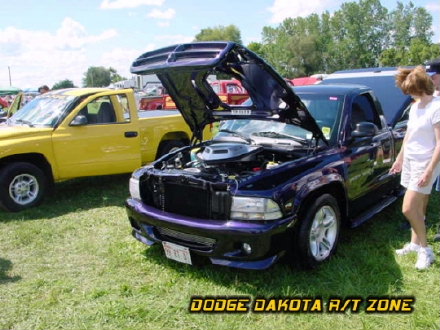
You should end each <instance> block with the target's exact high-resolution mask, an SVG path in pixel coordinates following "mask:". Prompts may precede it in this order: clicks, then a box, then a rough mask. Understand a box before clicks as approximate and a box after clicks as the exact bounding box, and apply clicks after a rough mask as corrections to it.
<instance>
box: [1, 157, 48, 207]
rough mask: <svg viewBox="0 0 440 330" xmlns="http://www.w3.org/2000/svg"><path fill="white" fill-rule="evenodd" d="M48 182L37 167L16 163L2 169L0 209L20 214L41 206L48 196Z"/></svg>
mask: <svg viewBox="0 0 440 330" xmlns="http://www.w3.org/2000/svg"><path fill="white" fill-rule="evenodd" d="M47 189H48V180H47V177H46V175H45V174H44V172H43V171H42V170H41V169H39V168H38V167H37V166H35V165H33V164H31V163H26V162H15V163H9V164H6V165H4V166H3V167H2V168H1V169H0V207H1V208H2V209H4V210H6V211H10V212H18V211H22V210H25V209H27V208H30V207H33V206H36V205H39V204H40V203H41V202H42V201H43V199H44V196H45V195H46V192H47Z"/></svg>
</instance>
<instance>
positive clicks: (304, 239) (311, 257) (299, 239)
mask: <svg viewBox="0 0 440 330" xmlns="http://www.w3.org/2000/svg"><path fill="white" fill-rule="evenodd" d="M309 201H310V200H309ZM305 207H307V209H306V210H305V211H304V212H302V216H301V218H300V219H299V221H300V223H299V227H298V229H297V231H296V237H295V238H296V239H295V243H294V244H295V246H294V250H295V253H294V255H295V256H296V257H297V259H298V260H296V262H299V264H300V266H302V267H303V268H306V269H312V268H316V267H317V266H319V265H320V264H322V263H323V262H325V261H327V260H328V259H329V258H330V257H331V256H332V255H333V254H334V253H335V250H336V246H337V244H338V240H339V232H340V227H341V213H340V210H339V206H338V202H337V201H336V199H335V198H334V197H333V196H331V195H329V194H324V195H321V196H319V197H318V198H317V199H315V200H314V201H313V202H312V204H311V205H310V206H308V205H307V206H305ZM292 261H293V260H292Z"/></svg>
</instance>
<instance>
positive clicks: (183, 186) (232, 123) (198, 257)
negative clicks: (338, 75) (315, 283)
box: [126, 42, 410, 269]
mask: <svg viewBox="0 0 440 330" xmlns="http://www.w3.org/2000/svg"><path fill="white" fill-rule="evenodd" d="M158 54H159V55H160V56H158ZM158 58H161V59H166V60H158ZM211 71H217V72H224V73H229V74H231V75H234V73H235V74H236V77H237V79H240V80H241V84H242V85H243V86H244V87H245V88H246V90H247V91H248V92H249V96H250V101H248V102H246V103H244V104H242V105H231V106H226V105H223V104H222V102H221V100H220V99H219V97H218V96H217V94H216V93H214V91H213V90H212V88H209V84H207V83H206V81H205V77H206V76H207V75H208V74H209V73H210V72H211ZM132 72H133V73H137V74H151V73H155V74H157V75H158V77H159V79H161V81H162V83H163V84H164V86H165V87H166V88H169V87H171V86H179V89H169V90H170V94H171V97H172V98H173V99H174V101H175V103H176V105H177V106H178V109H179V111H180V112H181V113H182V115H183V117H184V118H185V120H186V121H187V122H188V124H189V125H190V127H192V129H193V130H194V131H195V132H198V131H201V130H202V128H203V127H204V125H206V124H208V123H212V122H215V121H221V122H222V124H221V126H220V129H219V132H218V134H217V135H215V136H214V138H213V139H212V140H210V141H205V142H203V143H200V144H197V145H193V146H188V147H184V148H181V149H179V150H176V151H174V152H171V153H169V154H167V155H164V156H163V157H161V158H160V159H158V160H157V161H155V162H153V163H152V164H150V165H149V166H146V167H143V168H140V169H138V170H136V171H135V172H134V173H133V175H132V178H131V179H130V194H131V197H130V198H129V199H127V201H126V209H127V214H128V219H129V221H130V224H131V226H132V234H133V235H134V237H135V238H136V239H137V240H139V241H140V242H142V243H145V244H148V245H153V244H156V243H158V244H160V245H161V246H162V247H163V249H164V251H165V254H166V256H167V257H168V258H170V259H173V260H176V261H179V262H184V263H188V264H193V263H198V262H209V263H212V264H217V265H223V266H229V267H237V268H246V269H265V268H268V267H270V266H271V265H273V264H274V263H275V262H277V261H278V260H280V259H281V258H282V257H285V259H286V260H287V261H288V262H289V263H291V264H293V265H300V266H302V267H305V268H313V267H316V266H318V265H320V264H321V263H323V262H325V261H326V260H328V259H329V258H330V257H331V256H332V255H333V254H334V253H335V250H336V247H337V245H338V241H339V236H340V233H341V227H342V226H343V225H345V226H349V227H356V226H359V225H360V224H362V223H363V222H364V221H366V220H367V219H369V218H371V217H372V216H373V215H374V214H377V213H378V212H380V211H381V210H383V209H384V208H385V207H386V206H388V205H390V204H391V203H392V202H394V201H395V200H396V199H397V198H398V196H399V195H400V194H401V189H400V185H399V178H398V176H396V175H393V174H390V173H389V169H390V168H391V165H392V164H393V162H394V160H395V158H396V156H397V154H398V152H399V148H400V146H401V143H402V139H403V134H401V133H402V132H403V131H404V129H405V128H404V125H400V126H399V134H395V132H394V127H395V126H396V125H397V124H398V121H399V118H400V117H401V114H399V113H397V111H403V110H404V109H405V107H406V105H407V104H408V103H409V102H410V100H409V97H408V96H406V95H403V94H401V95H399V97H395V98H394V100H393V103H394V104H395V107H393V108H392V109H387V110H386V111H385V112H384V111H383V109H382V105H381V104H380V102H379V101H378V99H377V98H376V96H375V93H374V91H373V90H372V88H369V87H368V86H362V85H352V84H351V85H350V84H344V85H328V86H327V85H310V86H299V87H294V88H293V89H292V87H291V86H289V85H288V84H287V83H286V81H285V80H284V79H283V78H282V77H280V76H279V75H278V74H277V73H276V72H275V71H274V70H273V69H272V68H271V67H270V66H269V65H268V64H267V63H266V62H264V61H263V60H262V59H261V58H259V57H258V56H257V55H255V54H254V53H253V52H251V51H249V50H248V49H246V48H245V47H243V46H240V45H237V44H235V43H226V42H212V43H190V44H182V45H177V46H173V47H168V48H164V49H161V50H157V51H154V52H151V53H145V54H143V55H141V56H140V57H139V58H138V59H137V60H136V61H135V62H134V63H133V65H132ZM387 88H388V89H390V90H389V93H390V95H391V94H392V92H391V89H395V88H396V87H395V86H387ZM182 91H184V93H183V92H182ZM392 111H396V112H395V113H393V112H392ZM385 114H388V115H389V118H394V119H396V118H398V119H396V120H395V121H394V122H393V120H392V119H388V118H386V117H385Z"/></svg>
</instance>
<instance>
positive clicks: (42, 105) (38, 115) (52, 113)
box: [8, 95, 75, 127]
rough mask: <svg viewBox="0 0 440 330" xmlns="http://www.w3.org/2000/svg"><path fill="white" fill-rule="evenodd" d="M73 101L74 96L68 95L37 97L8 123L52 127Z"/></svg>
mask: <svg viewBox="0 0 440 330" xmlns="http://www.w3.org/2000/svg"><path fill="white" fill-rule="evenodd" d="M74 99H75V97H74V96H68V95H47V96H46V95H45V96H38V97H36V98H34V99H33V100H32V101H30V102H29V103H27V104H26V105H25V106H24V107H23V108H22V109H20V110H19V111H17V112H16V113H15V114H14V115H13V116H12V117H11V118H10V119H9V121H8V122H9V123H10V124H25V125H29V126H49V127H54V126H55V124H56V123H57V122H58V120H59V119H60V118H61V117H62V115H63V114H64V112H65V111H66V109H67V107H68V105H69V104H71V102H72V101H73V100H74Z"/></svg>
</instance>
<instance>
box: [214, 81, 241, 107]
mask: <svg viewBox="0 0 440 330" xmlns="http://www.w3.org/2000/svg"><path fill="white" fill-rule="evenodd" d="M210 85H211V87H212V89H213V90H214V92H215V93H216V94H217V95H218V96H219V97H220V100H221V101H222V102H224V103H227V104H242V103H243V102H244V101H246V100H247V99H248V98H249V94H248V92H247V91H246V90H245V89H244V88H243V86H242V85H241V83H240V81H239V80H235V79H233V80H215V81H213V82H210Z"/></svg>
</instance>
